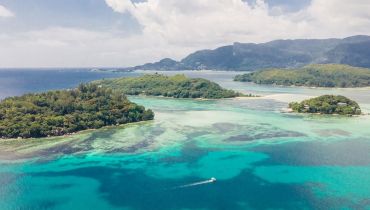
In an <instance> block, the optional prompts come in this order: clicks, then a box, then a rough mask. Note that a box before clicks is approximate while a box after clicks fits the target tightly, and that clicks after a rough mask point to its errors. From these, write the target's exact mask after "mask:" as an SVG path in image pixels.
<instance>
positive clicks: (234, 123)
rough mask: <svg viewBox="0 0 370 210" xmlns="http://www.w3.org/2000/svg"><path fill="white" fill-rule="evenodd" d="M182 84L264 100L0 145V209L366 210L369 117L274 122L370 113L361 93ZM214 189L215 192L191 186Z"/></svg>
mask: <svg viewBox="0 0 370 210" xmlns="http://www.w3.org/2000/svg"><path fill="white" fill-rule="evenodd" d="M184 73H186V74H189V75H190V76H196V77H199V76H201V77H205V78H209V79H212V80H214V81H217V82H219V83H220V84H222V85H223V86H225V87H230V88H233V89H237V90H241V91H243V92H252V91H253V92H255V93H259V94H261V95H267V96H266V97H261V98H251V99H226V100H210V101H201V100H176V99H165V98H153V97H131V100H132V101H135V102H136V103H139V104H142V105H145V106H147V107H149V108H152V109H153V110H154V111H155V113H156V118H155V120H154V121H152V122H144V123H138V124H133V125H127V126H123V127H120V128H106V129H102V130H98V131H92V132H84V133H81V134H78V135H76V136H72V137H64V138H63V137H61V138H56V139H46V140H31V141H19V142H2V143H1V144H0V209H5V210H7V209H164V210H166V209H370V199H369V198H370V176H369V174H370V129H369V127H370V116H369V115H364V116H360V117H353V118H347V117H339V116H331V117H327V116H326V117H325V116H314V115H295V114H287V113H283V112H282V111H281V110H282V109H283V108H284V107H286V106H287V102H288V101H291V100H294V99H300V98H305V97H307V96H311V95H319V94H322V93H326V92H339V93H341V94H344V95H347V96H350V97H352V98H356V99H357V100H359V101H360V102H361V106H362V107H363V109H364V111H365V112H369V111H370V106H369V104H370V101H369V100H370V99H369V97H370V96H369V94H368V93H369V90H368V89H361V90H354V89H352V90H342V89H335V90H329V89H305V88H283V87H271V86H270V87H269V86H260V87H259V86H256V85H252V84H242V83H235V82H232V80H231V76H230V75H228V74H226V73H222V72H221V73H220V72H218V73H209V72H198V73H194V72H184ZM169 74H171V72H169ZM211 177H215V178H216V179H217V182H214V183H205V184H202V185H194V186H191V184H192V183H197V182H201V181H207V180H209V179H210V178H211ZM189 185H190V186H189Z"/></svg>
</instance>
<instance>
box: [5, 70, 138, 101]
mask: <svg viewBox="0 0 370 210" xmlns="http://www.w3.org/2000/svg"><path fill="white" fill-rule="evenodd" d="M128 75H129V76H136V75H138V74H137V73H116V72H93V71H90V69H42V70H38V69H0V99H2V98H4V97H9V96H15V95H21V94H24V93H29V92H40V91H45V90H55V89H64V88H73V87H76V86H77V85H78V84H79V83H83V82H89V81H92V80H97V79H103V78H114V77H123V76H128Z"/></svg>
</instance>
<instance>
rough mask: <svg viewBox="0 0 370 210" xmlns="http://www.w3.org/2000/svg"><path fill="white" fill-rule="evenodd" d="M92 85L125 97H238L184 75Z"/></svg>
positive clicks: (148, 77) (106, 81) (217, 86)
mask: <svg viewBox="0 0 370 210" xmlns="http://www.w3.org/2000/svg"><path fill="white" fill-rule="evenodd" d="M94 83H96V84H98V85H102V86H103V87H109V88H112V89H115V90H121V91H123V93H125V94H127V95H139V94H143V95H148V96H165V97H174V98H207V99H219V98H232V97H236V96H239V95H240V94H239V93H236V92H234V91H232V90H226V89H223V88H222V87H220V86H219V85H218V84H216V83H214V82H211V81H208V80H206V79H199V78H197V79H192V78H188V77H186V76H184V75H175V76H165V75H161V74H147V75H144V76H141V77H136V78H118V79H108V80H100V81H96V82H94Z"/></svg>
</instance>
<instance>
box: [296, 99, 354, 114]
mask: <svg viewBox="0 0 370 210" xmlns="http://www.w3.org/2000/svg"><path fill="white" fill-rule="evenodd" d="M289 108H291V109H292V110H293V111H294V112H298V113H320V114H339V115H359V114H361V108H360V106H359V105H358V104H357V103H356V102H355V101H352V100H350V99H348V98H346V97H344V96H334V95H323V96H319V97H316V98H312V99H309V100H305V101H302V102H300V103H298V102H293V103H290V104H289Z"/></svg>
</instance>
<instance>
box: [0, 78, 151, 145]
mask: <svg viewBox="0 0 370 210" xmlns="http://www.w3.org/2000/svg"><path fill="white" fill-rule="evenodd" d="M153 117H154V114H153V112H152V111H151V110H146V109H145V108H144V107H143V106H139V105H137V104H135V103H132V102H130V101H129V100H128V99H127V98H126V96H124V95H123V94H122V93H119V92H115V91H112V90H111V89H108V88H104V87H99V86H98V85H96V84H81V85H79V86H78V88H76V89H72V90H57V91H49V92H45V93H36V94H26V95H23V96H19V97H11V98H6V99H4V100H3V101H1V102H0V137H1V138H17V137H21V138H31V137H35V138H38V137H47V136H60V135H64V134H69V133H73V132H76V131H81V130H86V129H96V128H101V127H103V126H109V125H119V124H125V123H131V122H138V121H145V120H151V119H153Z"/></svg>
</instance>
